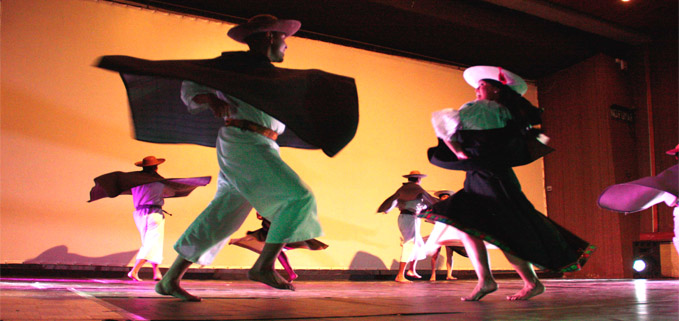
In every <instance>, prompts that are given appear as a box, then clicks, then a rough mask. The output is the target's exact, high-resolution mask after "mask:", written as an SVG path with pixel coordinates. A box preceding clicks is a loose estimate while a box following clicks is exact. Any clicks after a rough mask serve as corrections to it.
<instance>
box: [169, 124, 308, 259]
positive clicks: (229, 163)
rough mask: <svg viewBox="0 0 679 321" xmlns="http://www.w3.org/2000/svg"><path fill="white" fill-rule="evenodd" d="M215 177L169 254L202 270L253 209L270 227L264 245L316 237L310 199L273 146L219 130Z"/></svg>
mask: <svg viewBox="0 0 679 321" xmlns="http://www.w3.org/2000/svg"><path fill="white" fill-rule="evenodd" d="M217 156H218V161H219V168H220V172H219V177H218V179H217V192H216V194H215V196H214V198H213V200H212V201H211V202H210V204H209V205H208V207H207V208H206V209H205V210H204V211H203V212H202V213H201V214H200V215H199V216H198V217H197V218H196V219H195V220H194V221H193V223H191V225H190V226H189V227H188V228H187V230H186V231H185V232H184V234H183V235H182V236H181V237H180V238H179V240H177V243H176V244H175V246H174V248H175V250H176V251H177V253H179V255H181V256H182V257H184V258H185V259H187V260H189V261H191V262H199V263H200V264H203V265H208V264H210V263H211V262H212V260H214V257H215V255H216V254H217V252H218V249H220V248H221V247H222V246H223V245H224V244H225V243H226V240H227V239H228V238H229V237H230V236H231V235H232V234H233V233H235V232H236V231H237V230H238V229H239V228H240V227H241V225H242V224H243V222H244V221H245V219H246V218H247V216H248V214H249V213H250V211H251V210H252V208H253V207H254V208H255V209H256V210H257V212H259V214H260V215H262V216H263V217H265V218H266V219H267V220H269V221H270V222H271V227H270V229H269V233H268V236H267V239H266V242H267V243H292V242H298V241H305V240H308V239H313V238H316V237H319V236H321V235H322V231H321V225H320V224H319V222H318V219H317V216H316V199H315V198H314V195H313V194H312V193H311V190H310V189H309V188H308V187H307V185H306V184H304V182H302V180H301V179H300V178H299V176H298V175H297V174H296V173H295V172H294V171H293V170H292V169H291V168H290V167H289V166H288V165H287V164H286V163H285V162H283V160H282V159H281V157H280V154H279V151H278V145H277V144H276V143H275V142H274V141H272V140H270V139H268V138H266V137H264V136H262V135H260V134H256V133H253V132H248V131H242V130H241V129H238V128H235V127H222V128H221V129H220V131H219V138H218V139H217Z"/></svg>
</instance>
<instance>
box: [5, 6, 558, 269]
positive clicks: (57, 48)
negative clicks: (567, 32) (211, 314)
mask: <svg viewBox="0 0 679 321" xmlns="http://www.w3.org/2000/svg"><path fill="white" fill-rule="evenodd" d="M0 5H1V6H2V20H1V23H2V25H1V31H2V34H1V36H2V40H1V41H2V43H1V48H2V49H1V50H2V52H1V57H2V63H1V66H0V67H1V72H2V74H1V79H2V83H1V85H2V88H1V89H2V91H1V95H2V96H1V99H2V112H1V126H2V127H1V130H2V132H1V170H2V171H1V173H0V175H1V184H2V185H1V190H0V193H1V194H0V195H1V200H0V201H1V216H0V224H1V230H0V233H1V241H2V242H1V245H0V246H1V248H0V262H2V263H54V264H58V263H61V264H93V265H109V266H123V265H129V264H130V263H131V262H132V261H133V260H134V255H135V254H136V250H137V249H138V247H139V244H140V240H139V233H138V232H137V230H136V227H135V225H134V222H133V220H132V211H133V207H132V200H131V197H129V196H121V197H118V198H115V199H102V200H99V201H96V202H93V203H87V202H86V201H87V199H88V196H89V190H90V188H91V187H92V185H93V182H92V179H93V178H94V177H96V176H98V175H100V174H103V173H106V172H111V171H116V170H120V171H133V170H137V168H136V167H135V166H134V165H133V163H134V162H135V161H138V160H141V159H142V158H143V157H144V156H147V155H155V156H157V157H163V158H166V159H167V162H166V163H164V164H162V165H161V166H160V170H159V172H160V173H161V175H163V176H165V177H189V176H203V175H211V176H212V177H213V182H212V183H211V184H210V185H208V186H207V187H202V188H199V189H197V190H196V191H195V192H194V193H193V194H191V195H190V196H189V197H187V198H179V199H168V200H166V206H165V209H166V210H168V211H169V212H170V213H173V214H174V215H173V216H171V217H168V218H167V220H166V230H165V260H164V262H163V266H168V265H169V264H170V263H171V262H172V260H173V259H174V258H175V252H174V250H173V249H172V244H173V243H174V241H175V240H176V239H177V238H178V236H179V235H180V234H181V233H182V232H183V231H184V229H185V228H186V227H187V226H188V225H189V224H190V223H191V221H192V220H193V218H194V217H196V215H198V213H200V211H201V210H202V209H203V208H204V207H205V206H206V205H207V204H208V202H209V201H210V200H211V199H212V196H213V194H214V192H215V189H216V176H217V173H218V168H217V163H216V156H215V151H214V149H211V148H205V147H199V146H191V145H159V144H150V143H144V142H139V141H136V140H134V139H133V138H132V129H131V125H130V114H129V109H128V106H127V101H126V96H125V90H124V87H123V83H122V81H121V79H120V77H119V76H118V74H116V73H113V72H109V71H105V70H101V69H98V68H94V67H92V64H93V62H94V61H95V60H96V59H97V57H99V56H101V55H107V54H121V55H131V56H136V57H141V58H147V59H191V58H196V59H197V58H211V57H214V56H217V55H219V54H220V52H221V51H231V50H245V49H246V48H245V47H244V46H243V45H241V44H238V43H236V42H235V41H233V40H231V39H229V38H228V37H227V36H226V33H227V31H228V30H229V28H231V27H232V25H230V24H226V23H221V22H215V21H209V20H205V19H196V18H192V17H186V16H180V15H174V14H167V13H162V12H155V11H151V10H146V9H137V8H132V7H127V6H123V5H116V4H111V3H108V2H103V1H94V0H60V1H45V0H42V1H41V0H4V1H2V2H1V3H0ZM281 18H294V17H281ZM302 28H304V21H302ZM287 42H288V45H289V49H288V51H287V54H286V58H285V62H284V63H282V64H280V66H281V67H286V68H299V69H309V68H316V69H322V70H325V71H329V72H332V73H337V74H341V75H346V76H349V77H353V78H355V79H356V84H357V86H358V95H359V100H360V122H359V127H358V132H357V134H356V137H355V138H354V140H353V141H352V142H351V143H350V144H349V145H348V146H347V147H346V148H345V149H344V150H342V151H341V152H340V153H339V154H338V155H337V156H335V157H334V158H328V157H326V156H325V155H324V154H323V153H322V152H320V151H308V150H294V149H287V148H284V149H282V152H281V153H282V157H283V158H284V159H285V160H286V161H287V162H288V164H289V165H290V166H291V167H292V168H293V169H295V170H296V171H297V173H298V174H299V175H300V176H301V177H302V179H303V180H304V181H305V182H306V183H307V184H308V185H310V186H311V188H312V189H313V191H314V193H315V195H316V197H317V200H318V209H319V217H320V221H321V223H322V225H323V228H324V231H325V235H324V236H323V237H321V238H320V240H322V241H323V242H326V243H328V244H329V245H330V247H329V248H328V249H327V250H325V251H320V252H311V251H306V250H296V251H291V252H289V254H288V255H289V256H290V260H291V262H292V264H293V266H294V267H295V268H298V269H305V268H306V269H394V268H396V267H397V261H398V258H399V256H400V240H399V239H400V233H399V231H398V227H397V224H396V218H397V216H398V215H397V211H393V212H392V213H390V214H388V215H383V214H376V213H375V210H376V209H377V206H378V205H379V204H380V203H381V202H382V201H383V200H384V199H385V198H386V197H388V196H389V195H391V194H392V193H393V192H394V191H395V190H396V189H397V188H398V187H399V186H400V185H401V183H402V182H404V178H402V177H401V176H402V175H404V174H407V173H408V172H409V171H411V170H419V171H421V172H423V173H425V174H428V175H429V176H428V177H427V178H425V179H424V180H423V183H422V185H423V186H424V187H425V188H426V189H427V190H430V191H435V190H439V189H455V190H457V189H460V188H461V187H462V182H463V179H464V173H462V172H453V171H446V170H443V169H439V168H436V167H434V166H432V165H430V164H429V162H428V161H427V158H426V150H427V148H428V147H430V146H433V145H434V144H435V143H436V138H435V136H434V131H433V130H432V128H431V124H430V115H431V113H432V112H433V111H435V110H438V109H442V108H446V107H455V108H457V107H458V106H460V105H462V104H463V103H464V102H466V101H468V100H472V99H473V98H474V91H473V89H472V88H471V87H469V86H468V85H467V84H466V83H465V82H464V80H463V79H462V71H461V70H460V69H458V68H455V67H451V66H446V65H439V64H434V63H430V62H423V61H417V60H413V59H406V58H400V57H394V56H389V55H384V54H379V53H374V52H369V51H364V50H358V49H354V48H348V47H342V46H338V45H334V44H329V43H324V42H319V41H312V40H307V39H302V38H297V37H292V38H290V39H288V41H287ZM527 97H528V98H529V99H530V100H531V101H533V102H534V103H537V101H536V97H537V93H536V88H535V86H533V85H531V86H529V91H528V94H527ZM516 171H517V174H518V176H519V179H520V180H521V182H522V184H523V188H524V191H525V192H526V194H527V196H528V198H529V199H530V200H531V201H532V202H533V203H534V204H535V206H536V207H537V208H538V209H539V210H540V211H542V212H545V205H544V204H545V195H544V184H543V181H544V179H543V167H542V162H541V161H539V162H536V163H534V164H531V165H529V166H524V167H521V168H518V169H517V170H516ZM422 226H423V228H422V232H423V235H427V234H428V233H429V231H430V230H431V227H432V226H433V225H431V224H428V223H424V222H423V223H422ZM257 228H259V221H258V220H257V219H256V218H255V217H254V215H251V217H249V218H248V220H247V221H246V223H245V224H244V225H243V227H242V228H241V229H240V230H239V231H238V232H237V233H236V234H235V235H234V236H236V237H240V236H243V235H244V234H245V232H246V231H248V230H254V229H257ZM491 252H492V254H491V256H492V257H491V259H492V261H493V262H492V264H493V267H494V268H496V269H511V267H510V266H509V264H508V263H507V262H506V260H505V259H504V257H503V256H502V255H501V254H500V253H499V252H498V250H491ZM255 258H256V255H255V254H254V253H251V252H249V251H247V250H245V249H242V248H237V247H233V246H231V247H229V246H227V247H226V248H225V249H224V250H223V251H222V252H221V253H220V255H219V256H218V258H217V260H216V261H215V263H214V267H218V268H243V267H249V266H250V265H251V264H252V263H253V262H254V259H255ZM444 261H445V260H439V262H440V263H441V264H443V262H444ZM426 266H428V263H423V264H421V265H420V267H422V268H425V267H426ZM455 268H456V269H467V270H469V269H472V267H471V265H470V264H469V261H468V260H466V259H461V258H459V257H458V259H457V260H456V262H455Z"/></svg>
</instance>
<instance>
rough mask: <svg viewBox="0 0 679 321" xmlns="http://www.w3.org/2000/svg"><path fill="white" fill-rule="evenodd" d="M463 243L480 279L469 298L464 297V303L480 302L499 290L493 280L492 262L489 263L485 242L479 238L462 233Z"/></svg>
mask: <svg viewBox="0 0 679 321" xmlns="http://www.w3.org/2000/svg"><path fill="white" fill-rule="evenodd" d="M460 234H461V235H460V236H461V239H462V243H463V244H464V247H465V250H466V251H467V254H468V255H469V260H471V262H472V265H473V266H474V271H475V272H476V276H477V277H478V278H479V281H478V283H477V284H476V287H475V288H474V290H473V291H472V293H471V294H470V295H469V296H466V297H463V298H462V300H463V301H478V300H481V299H482V298H483V297H484V296H486V295H487V294H488V293H492V292H494V291H495V290H497V283H496V282H495V279H493V274H492V273H491V271H490V262H489V261H488V251H487V250H486V245H485V244H484V243H483V241H482V240H481V239H479V238H477V237H474V236H471V235H469V234H466V233H460Z"/></svg>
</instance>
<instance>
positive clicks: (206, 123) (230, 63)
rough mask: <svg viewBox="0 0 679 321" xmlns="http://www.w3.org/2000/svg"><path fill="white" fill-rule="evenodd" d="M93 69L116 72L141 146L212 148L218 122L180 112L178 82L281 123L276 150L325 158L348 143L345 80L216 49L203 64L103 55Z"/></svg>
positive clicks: (352, 88)
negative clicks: (283, 148) (313, 153)
mask: <svg viewBox="0 0 679 321" xmlns="http://www.w3.org/2000/svg"><path fill="white" fill-rule="evenodd" d="M96 66H97V67H100V68H104V69H108V70H113V71H117V72H119V73H120V75H121V77H122V78H123V82H124V83H125V88H126V89H127V95H128V99H129V103H130V108H131V111H132V119H133V123H134V129H135V138H136V139H138V140H141V141H147V142H153V143H189V144H198V145H202V146H209V147H214V146H215V142H216V138H217V132H218V129H219V127H221V126H223V122H222V121H221V120H220V119H217V118H216V117H214V116H213V115H212V113H211V112H210V111H203V112H201V113H199V114H196V115H191V114H189V113H188V111H187V109H186V106H185V105H184V103H183V102H182V101H181V98H180V90H181V83H182V81H183V80H191V81H194V82H197V83H200V84H203V85H206V86H209V87H212V88H214V89H217V90H220V91H222V92H223V93H225V94H227V95H231V96H233V97H236V98H238V99H240V100H242V101H244V102H246V103H248V104H250V105H252V106H255V107H256V108H258V109H260V110H262V111H264V112H265V113H267V114H269V115H271V116H273V117H274V118H276V119H278V120H280V121H281V122H283V123H284V124H285V125H286V131H285V132H284V133H283V135H281V136H280V137H279V139H278V144H279V145H280V146H287V147H295V148H307V149H317V148H320V149H322V150H323V152H324V153H325V154H326V155H328V156H331V157H332V156H334V155H335V154H337V153H338V152H339V151H340V150H341V149H342V148H344V146H346V145H347V144H348V143H349V141H351V140H352V139H353V137H354V135H355V134H356V129H357V127H358V95H357V93H356V85H355V83H354V79H353V78H348V77H344V76H339V75H334V74H331V73H327V72H324V71H321V70H314V69H310V70H294V69H284V68H277V67H275V66H273V65H272V64H271V63H270V62H269V60H268V59H266V57H264V56H260V55H257V54H253V53H250V52H224V53H222V55H221V56H220V57H216V58H214V59H203V60H163V61H150V60H144V59H138V58H134V57H129V56H104V57H101V59H100V60H99V61H98V62H97V63H96Z"/></svg>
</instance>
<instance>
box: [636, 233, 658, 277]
mask: <svg viewBox="0 0 679 321" xmlns="http://www.w3.org/2000/svg"><path fill="white" fill-rule="evenodd" d="M632 262H633V266H632V268H633V269H634V273H633V274H634V275H633V276H634V278H635V279H648V278H658V277H660V245H659V243H658V242H653V241H640V242H634V259H633V260H632Z"/></svg>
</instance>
